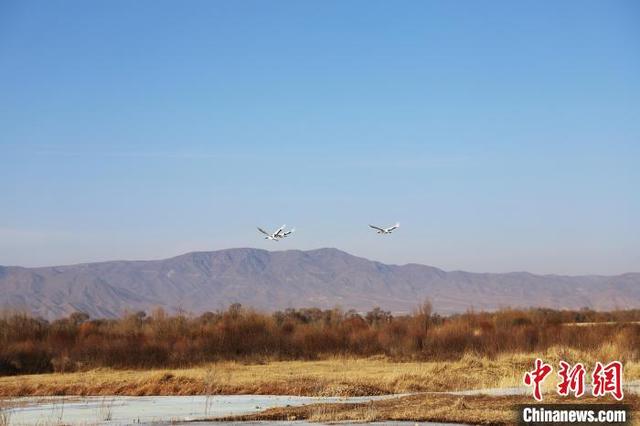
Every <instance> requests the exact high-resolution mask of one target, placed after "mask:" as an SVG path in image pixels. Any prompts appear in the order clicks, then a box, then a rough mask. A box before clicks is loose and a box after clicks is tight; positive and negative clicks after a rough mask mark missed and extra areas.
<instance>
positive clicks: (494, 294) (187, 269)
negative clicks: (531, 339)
mask: <svg viewBox="0 0 640 426" xmlns="http://www.w3.org/2000/svg"><path fill="white" fill-rule="evenodd" d="M639 284H640V273H633V272H628V273H624V274H620V275H613V276H605V275H580V276H569V275H555V274H547V275H537V274H532V273H529V272H524V271H523V272H507V273H476V272H466V271H445V270H442V269H439V268H436V267H433V266H428V265H422V264H417V263H408V264H404V265H397V264H385V263H382V262H378V261H372V260H368V259H366V258H363V257H359V256H354V255H351V254H349V253H346V252H344V251H341V250H339V249H336V248H320V249H313V250H304V251H303V250H281V251H268V250H265V249H256V248H248V247H241V248H232V249H223V250H215V251H195V252H189V253H184V254H181V255H177V256H173V257H170V258H166V259H156V260H114V261H103V262H91V263H79V264H70V265H60V266H39V267H34V268H27V267H21V266H0V307H4V308H8V309H22V310H26V311H28V312H30V313H32V314H34V315H38V316H42V317H44V318H48V319H52V318H58V317H61V316H65V315H68V314H70V313H72V312H74V311H83V312H86V313H88V314H90V315H91V316H92V317H115V316H119V315H121V314H122V313H123V312H125V311H136V310H147V311H148V310H149V309H153V308H154V307H162V308H164V309H166V310H168V311H170V312H175V311H187V312H192V313H194V314H197V313H201V312H204V311H210V310H217V309H224V308H226V307H227V306H228V305H230V304H231V303H241V304H243V305H247V306H252V307H255V308H257V309H261V310H267V311H273V310H277V309H285V308H289V307H293V308H299V307H311V306H316V307H320V308H332V307H335V306H337V305H339V306H341V307H343V308H345V309H349V308H354V309H357V310H361V311H365V310H369V309H371V308H373V307H374V306H380V307H382V308H383V309H387V310H392V311H395V312H408V311H411V310H412V309H414V308H415V307H416V306H417V305H418V304H419V303H420V302H422V301H423V300H425V299H430V300H431V301H432V302H433V305H434V308H435V309H436V310H437V311H439V312H441V313H453V312H462V311H464V310H467V309H471V308H473V309H481V310H485V309H486V310H494V309H498V308H502V307H532V306H539V307H549V308H571V309H577V308H581V307H590V308H594V309H616V308H633V307H640V285H639Z"/></svg>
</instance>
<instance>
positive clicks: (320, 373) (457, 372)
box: [0, 348, 640, 397]
mask: <svg viewBox="0 0 640 426" xmlns="http://www.w3.org/2000/svg"><path fill="white" fill-rule="evenodd" d="M541 355H542V358H543V359H545V360H546V361H547V362H552V363H554V364H555V365H557V362H558V361H559V360H561V359H564V360H567V361H569V362H577V361H581V362H583V363H585V364H586V365H587V366H589V365H592V362H593V361H595V360H596V359H601V360H603V361H606V359H603V358H599V357H598V354H595V355H594V354H588V353H581V352H578V351H574V350H563V349H559V348H552V349H551V350H549V351H548V352H547V353H545V354H541ZM601 355H602V354H601ZM534 358H535V357H534V356H533V355H529V354H513V355H501V356H499V357H497V358H496V359H493V360H491V359H488V358H483V357H478V356H474V355H472V354H467V355H465V356H464V357H463V358H462V359H461V360H459V361H436V362H393V361H391V360H389V359H387V358H384V357H373V358H362V359H351V358H332V359H327V360H321V361H280V362H268V363H264V364H242V363H238V362H220V363H213V364H207V365H204V366H201V367H196V368H187V369H166V370H164V369H163V370H113V369H96V370H90V371H87V372H75V373H64V374H61V373H53V374H38V375H24V376H11V377H1V378H0V396H5V397H9V396H29V395H33V396H49V395H131V396H141V395H205V394H209V395H211V394H263V395H266V394H271V395H309V396H357V395H381V394H393V393H411V392H424V391H452V390H466V389H482V388H494V387H510V386H518V385H520V384H521V383H522V382H521V381H522V376H523V374H524V372H525V371H527V370H529V369H531V368H532V366H533V359H534ZM624 377H625V380H627V381H629V380H634V379H639V378H640V364H639V363H637V362H627V363H626V364H625V374H624ZM547 382H548V383H547V385H548V386H549V387H550V386H552V385H553V380H548V381H547Z"/></svg>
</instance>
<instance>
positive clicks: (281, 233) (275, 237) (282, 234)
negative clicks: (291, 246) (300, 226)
mask: <svg viewBox="0 0 640 426" xmlns="http://www.w3.org/2000/svg"><path fill="white" fill-rule="evenodd" d="M286 226H287V225H282V226H281V227H280V228H278V230H277V231H275V232H274V233H272V234H270V233H268V232H267V231H265V230H264V229H262V228H260V227H258V231H260V232H262V233H263V234H264V235H266V237H264V239H265V240H271V241H280V240H281V239H283V238H287V237H288V236H289V235H291V234H292V233H293V232H294V231H295V229H291V230H289V231H285V230H284V228H286Z"/></svg>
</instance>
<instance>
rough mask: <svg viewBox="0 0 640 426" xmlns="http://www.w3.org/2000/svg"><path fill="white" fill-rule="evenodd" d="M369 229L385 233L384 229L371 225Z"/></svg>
mask: <svg viewBox="0 0 640 426" xmlns="http://www.w3.org/2000/svg"><path fill="white" fill-rule="evenodd" d="M369 227H371V228H373V229H377V230H378V231H382V232H384V229H382V228H378V227H377V226H373V225H369Z"/></svg>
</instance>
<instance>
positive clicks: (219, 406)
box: [9, 395, 398, 425]
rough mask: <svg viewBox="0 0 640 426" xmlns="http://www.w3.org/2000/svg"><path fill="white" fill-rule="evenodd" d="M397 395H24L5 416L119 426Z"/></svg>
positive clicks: (16, 421)
mask: <svg viewBox="0 0 640 426" xmlns="http://www.w3.org/2000/svg"><path fill="white" fill-rule="evenodd" d="M396 396H398V395H384V396H362V397H346V398H345V397H304V396H281V395H215V396H141V397H136V396H112V397H50V398H37V397H28V398H13V399H11V400H9V403H10V404H11V405H12V407H13V408H11V409H10V410H9V414H10V416H11V424H12V425H33V424H71V425H80V424H82V425H86V424H104V425H121V424H133V423H162V422H184V421H193V420H198V419H203V418H214V417H225V416H233V415H239V414H250V413H255V412H258V411H262V410H264V409H267V408H273V407H286V406H300V405H305V404H313V403H319V402H324V403H358V402H368V401H372V400H379V399H384V398H392V397H396ZM278 423H279V422H278ZM216 424H220V423H216Z"/></svg>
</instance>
